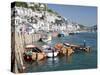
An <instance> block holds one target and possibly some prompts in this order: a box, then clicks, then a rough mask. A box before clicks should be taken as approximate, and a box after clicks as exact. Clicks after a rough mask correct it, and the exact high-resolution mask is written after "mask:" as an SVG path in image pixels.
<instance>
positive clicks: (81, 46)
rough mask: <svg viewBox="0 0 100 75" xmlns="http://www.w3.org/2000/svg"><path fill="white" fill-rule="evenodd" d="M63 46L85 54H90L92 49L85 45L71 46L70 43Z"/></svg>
mask: <svg viewBox="0 0 100 75" xmlns="http://www.w3.org/2000/svg"><path fill="white" fill-rule="evenodd" d="M63 45H65V46H67V47H70V48H72V49H73V50H74V51H77V50H80V51H85V52H90V50H91V47H90V46H86V45H85V44H84V45H75V44H69V43H63Z"/></svg>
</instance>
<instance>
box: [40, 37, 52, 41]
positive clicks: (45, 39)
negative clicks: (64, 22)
mask: <svg viewBox="0 0 100 75" xmlns="http://www.w3.org/2000/svg"><path fill="white" fill-rule="evenodd" d="M51 40H52V37H51V36H48V37H47V38H42V41H43V42H49V41H51Z"/></svg>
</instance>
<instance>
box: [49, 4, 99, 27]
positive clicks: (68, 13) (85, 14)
mask: <svg viewBox="0 0 100 75" xmlns="http://www.w3.org/2000/svg"><path fill="white" fill-rule="evenodd" d="M48 8H50V9H53V10H54V11H56V12H58V13H59V14H60V15H61V16H63V17H66V18H67V19H70V20H71V21H73V22H76V23H78V24H83V25H85V26H93V25H97V7H91V6H76V5H61V4H60V5H59V4H48Z"/></svg>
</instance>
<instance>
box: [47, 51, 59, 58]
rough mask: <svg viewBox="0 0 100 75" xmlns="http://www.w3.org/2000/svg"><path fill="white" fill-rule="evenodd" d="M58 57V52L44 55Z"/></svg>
mask: <svg viewBox="0 0 100 75" xmlns="http://www.w3.org/2000/svg"><path fill="white" fill-rule="evenodd" d="M57 55H58V52H54V53H53V52H48V53H46V56H47V57H56V56H57Z"/></svg>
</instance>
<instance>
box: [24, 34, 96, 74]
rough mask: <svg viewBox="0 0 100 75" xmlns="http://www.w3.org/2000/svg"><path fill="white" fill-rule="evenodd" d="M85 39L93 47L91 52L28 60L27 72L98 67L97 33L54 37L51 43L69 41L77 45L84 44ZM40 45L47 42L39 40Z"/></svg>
mask: <svg viewBox="0 0 100 75" xmlns="http://www.w3.org/2000/svg"><path fill="white" fill-rule="evenodd" d="M84 40H85V41H86V45H88V46H90V47H91V52H90V53H86V52H81V51H79V52H75V53H73V54H72V55H71V56H69V57H67V56H57V57H55V58H46V59H44V60H41V61H38V62H26V69H25V72H45V71H59V70H74V69H90V68H97V33H96V32H87V33H86V32H85V33H78V34H76V35H69V36H65V37H54V38H53V39H52V41H51V42H50V45H52V46H53V45H54V44H55V43H57V42H61V43H64V42H68V43H72V44H77V45H83V42H84ZM37 43H38V44H39V45H43V44H45V43H41V42H37Z"/></svg>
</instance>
